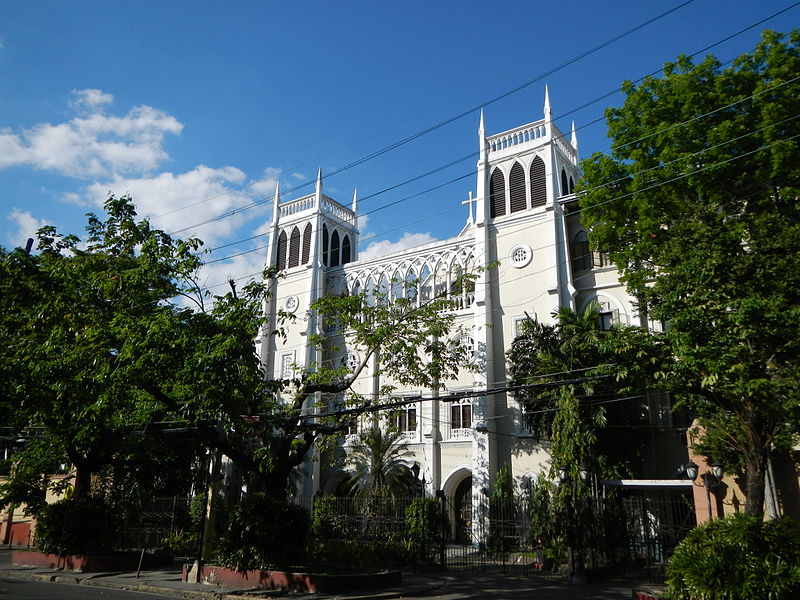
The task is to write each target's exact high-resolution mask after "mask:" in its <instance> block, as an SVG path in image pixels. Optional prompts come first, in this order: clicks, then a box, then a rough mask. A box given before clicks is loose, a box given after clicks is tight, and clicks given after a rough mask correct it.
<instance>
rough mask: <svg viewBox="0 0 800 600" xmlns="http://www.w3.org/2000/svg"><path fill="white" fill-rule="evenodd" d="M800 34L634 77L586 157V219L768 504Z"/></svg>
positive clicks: (679, 379) (780, 409)
mask: <svg viewBox="0 0 800 600" xmlns="http://www.w3.org/2000/svg"><path fill="white" fill-rule="evenodd" d="M799 43H800V33H798V32H797V31H794V32H792V33H791V34H790V35H789V36H788V37H783V36H781V35H779V34H777V33H774V32H770V31H766V32H764V34H763V38H762V41H761V42H760V43H759V44H758V46H757V47H756V48H755V50H754V51H753V52H751V53H748V54H744V55H742V56H740V57H739V58H737V59H736V60H735V61H733V63H732V64H731V65H730V66H727V67H723V65H721V64H720V62H719V61H718V60H717V59H716V58H714V57H712V56H709V57H708V58H706V60H704V61H703V62H702V63H700V64H696V65H695V64H693V63H692V62H691V61H690V60H689V59H688V58H686V57H679V58H678V60H677V61H676V62H674V63H668V64H667V65H666V66H665V68H664V73H663V76H661V77H648V78H646V79H645V80H644V81H643V82H642V83H641V84H639V85H634V84H632V83H630V82H626V83H625V84H624V85H623V90H624V91H625V93H626V100H625V103H624V104H623V106H622V107H620V108H611V109H608V111H607V113H606V116H607V120H608V127H609V136H610V137H611V139H612V151H611V154H610V156H604V155H600V154H596V155H594V156H592V157H591V158H589V159H588V160H586V161H585V162H584V164H583V169H584V178H583V180H582V182H581V183H580V186H579V193H580V202H581V212H582V214H581V218H582V220H583V222H584V224H585V225H587V226H588V227H589V228H590V230H591V232H590V242H591V243H592V244H593V245H594V246H595V247H596V248H597V249H598V250H601V251H603V252H607V253H608V254H609V255H610V257H611V259H612V260H613V261H614V263H615V264H616V265H617V266H618V268H619V269H620V272H621V274H622V278H623V280H624V281H625V282H626V283H627V286H628V288H629V291H630V292H631V293H632V294H633V295H634V296H635V297H636V298H638V300H639V302H640V308H641V309H642V310H644V311H646V313H647V314H649V316H650V318H652V319H654V320H656V321H661V322H663V323H664V324H665V325H666V326H667V327H666V333H665V337H666V339H667V341H668V343H669V345H670V349H671V352H672V353H673V356H674V357H675V360H674V361H673V362H671V363H670V364H669V365H665V368H664V370H663V373H662V374H663V375H664V376H665V377H668V379H669V382H670V384H671V385H672V386H673V388H674V389H675V391H676V393H677V395H678V397H679V398H680V401H681V402H682V403H683V404H684V405H685V406H689V407H691V408H692V409H693V410H695V411H697V413H698V414H700V415H701V416H702V417H703V420H702V423H703V424H704V425H705V426H706V427H707V430H708V432H709V435H708V436H707V438H706V440H707V441H713V443H712V444H711V447H710V448H708V450H709V451H711V452H714V453H715V454H717V456H719V455H720V454H722V453H727V454H728V456H732V455H735V454H739V455H740V456H742V457H743V458H744V464H745V469H744V471H745V472H744V473H743V474H746V481H747V490H746V494H747V510H748V511H749V512H751V513H753V514H758V513H760V512H761V511H762V510H763V489H764V469H765V464H766V463H765V461H766V457H767V453H768V451H769V449H770V448H773V447H776V446H778V447H780V446H783V447H786V446H788V445H790V444H791V442H792V439H793V436H794V435H795V434H797V433H798V425H799V424H800V419H798V417H800V410H799V408H800V403H799V402H798V399H799V397H798V391H797V385H796V382H797V380H798V375H800V373H799V372H798V356H799V355H800V336H798V334H797V332H798V331H800V301H799V300H800V212H799V211H798V186H799V184H800V146H799V145H798V143H799V142H798V135H800V128H799V127H798V123H800V79H798V73H800V48H799V47H798V44H799Z"/></svg>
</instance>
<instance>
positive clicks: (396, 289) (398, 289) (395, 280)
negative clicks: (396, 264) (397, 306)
mask: <svg viewBox="0 0 800 600" xmlns="http://www.w3.org/2000/svg"><path fill="white" fill-rule="evenodd" d="M390 283H391V285H392V292H391V297H390V300H391V301H392V302H394V301H395V300H399V299H400V298H402V297H403V296H404V291H405V290H404V289H403V274H402V273H400V271H395V272H394V275H392V281H391V282H390Z"/></svg>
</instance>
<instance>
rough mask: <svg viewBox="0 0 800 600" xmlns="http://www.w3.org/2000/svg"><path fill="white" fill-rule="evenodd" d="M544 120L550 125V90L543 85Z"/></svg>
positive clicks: (551, 116)
mask: <svg viewBox="0 0 800 600" xmlns="http://www.w3.org/2000/svg"><path fill="white" fill-rule="evenodd" d="M544 120H545V122H547V123H550V122H551V121H552V120H553V111H552V110H551V108H550V89H549V88H548V87H547V84H545V85H544Z"/></svg>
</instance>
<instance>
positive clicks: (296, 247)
mask: <svg viewBox="0 0 800 600" xmlns="http://www.w3.org/2000/svg"><path fill="white" fill-rule="evenodd" d="M299 263H300V230H299V229H298V228H297V227H295V228H294V229H292V235H291V236H290V237H289V268H291V267H296V266H297V265H298V264H299Z"/></svg>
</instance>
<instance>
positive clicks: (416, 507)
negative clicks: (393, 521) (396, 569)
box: [405, 498, 442, 560]
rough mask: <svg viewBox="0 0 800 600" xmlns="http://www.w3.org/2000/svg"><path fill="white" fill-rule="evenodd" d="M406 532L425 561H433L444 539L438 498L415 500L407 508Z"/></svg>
mask: <svg viewBox="0 0 800 600" xmlns="http://www.w3.org/2000/svg"><path fill="white" fill-rule="evenodd" d="M405 517H406V532H407V534H408V536H409V540H411V542H412V543H414V544H416V545H417V551H418V555H419V557H420V558H421V559H423V560H429V559H432V558H433V557H434V556H435V555H436V552H437V551H438V544H439V543H440V541H441V538H442V535H441V533H442V515H441V509H440V507H439V501H438V500H437V499H436V498H414V499H413V500H412V501H411V504H409V505H408V506H407V507H406V513H405Z"/></svg>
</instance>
